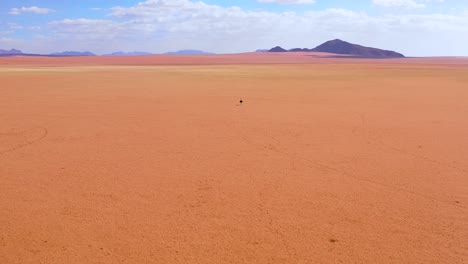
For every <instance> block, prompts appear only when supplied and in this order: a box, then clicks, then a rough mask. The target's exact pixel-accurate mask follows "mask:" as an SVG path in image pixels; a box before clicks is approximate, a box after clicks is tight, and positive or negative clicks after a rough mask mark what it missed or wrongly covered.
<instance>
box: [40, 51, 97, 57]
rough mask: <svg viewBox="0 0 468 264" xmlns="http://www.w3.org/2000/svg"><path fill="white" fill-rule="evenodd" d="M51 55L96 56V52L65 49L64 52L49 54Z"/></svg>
mask: <svg viewBox="0 0 468 264" xmlns="http://www.w3.org/2000/svg"><path fill="white" fill-rule="evenodd" d="M49 55H50V56H63V57H75V56H76V57H79V56H96V54H94V53H92V52H89V51H85V52H79V51H64V52H55V53H51V54H49Z"/></svg>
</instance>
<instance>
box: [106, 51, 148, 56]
mask: <svg viewBox="0 0 468 264" xmlns="http://www.w3.org/2000/svg"><path fill="white" fill-rule="evenodd" d="M146 55H153V53H149V52H143V51H131V52H124V51H117V52H113V53H110V54H104V55H102V56H146Z"/></svg>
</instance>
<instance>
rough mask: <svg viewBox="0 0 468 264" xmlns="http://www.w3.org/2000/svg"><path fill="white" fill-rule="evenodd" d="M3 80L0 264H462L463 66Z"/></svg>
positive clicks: (195, 69) (263, 59) (181, 68)
mask: <svg viewBox="0 0 468 264" xmlns="http://www.w3.org/2000/svg"><path fill="white" fill-rule="evenodd" d="M249 56H251V57H250V58H249ZM168 64H172V65H168ZM181 64H193V65H181ZM196 64H199V65H196ZM202 64H204V65H202ZM110 65H120V66H110ZM57 66H64V67H57ZM0 83H1V87H0V94H1V96H0V109H1V111H0V121H1V122H0V263H5V264H10V263H11V264H16V263H21V264H23V263H48V264H49V263H57V264H58V263H67V264H73V263H80V264H82V263H135V264H137V263H138V264H141V263H468V117H467V116H468V103H467V102H468V89H467V83H468V60H467V59H463V58H458V59H457V58H433V59H406V60H400V59H398V60H364V59H348V58H341V59H332V58H324V57H313V56H305V55H304V54H290V55H284V54H281V55H276V54H274V55H270V54H250V55H249V54H246V55H242V54H240V55H219V56H198V57H197V56H149V57H144V58H1V59H0ZM240 98H242V99H243V100H244V104H243V105H239V103H238V101H239V99H240Z"/></svg>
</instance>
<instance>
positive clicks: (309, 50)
mask: <svg viewBox="0 0 468 264" xmlns="http://www.w3.org/2000/svg"><path fill="white" fill-rule="evenodd" d="M289 51H290V52H311V51H312V50H311V49H308V48H304V49H301V48H295V49H290V50H289Z"/></svg>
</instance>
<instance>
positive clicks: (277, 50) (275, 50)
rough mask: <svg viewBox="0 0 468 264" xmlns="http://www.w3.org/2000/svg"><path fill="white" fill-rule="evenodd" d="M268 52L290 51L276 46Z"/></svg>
mask: <svg viewBox="0 0 468 264" xmlns="http://www.w3.org/2000/svg"><path fill="white" fill-rule="evenodd" d="M268 52H288V51H287V50H285V49H283V48H282V47H280V46H276V47H274V48H272V49H270V50H269V51H268Z"/></svg>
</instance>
